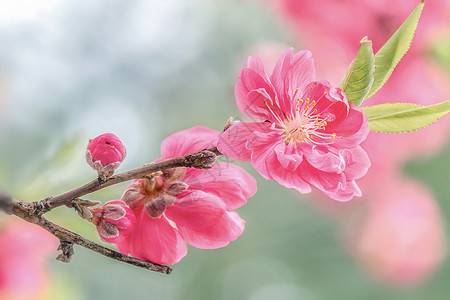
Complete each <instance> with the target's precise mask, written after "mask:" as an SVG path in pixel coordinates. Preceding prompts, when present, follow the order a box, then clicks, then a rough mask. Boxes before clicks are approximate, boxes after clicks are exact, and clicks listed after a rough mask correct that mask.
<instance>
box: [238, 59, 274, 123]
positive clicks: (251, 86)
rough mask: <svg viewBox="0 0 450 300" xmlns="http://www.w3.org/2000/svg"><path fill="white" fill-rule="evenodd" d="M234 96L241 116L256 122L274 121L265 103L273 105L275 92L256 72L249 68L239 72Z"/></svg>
mask: <svg viewBox="0 0 450 300" xmlns="http://www.w3.org/2000/svg"><path fill="white" fill-rule="evenodd" d="M263 76H264V75H263ZM234 94H235V97H236V104H237V106H238V107H239V110H240V111H241V112H242V113H243V114H245V115H246V116H249V117H250V118H254V119H257V120H270V121H274V116H273V115H272V113H271V112H270V111H269V110H268V108H267V106H266V102H267V103H268V104H271V105H273V104H274V101H275V97H276V96H275V91H274V90H273V87H272V84H271V83H270V82H268V81H266V80H265V79H264V78H263V77H261V75H260V74H258V73H257V72H256V71H254V70H252V69H249V68H245V69H243V70H242V71H241V74H240V76H239V81H238V82H237V83H236V86H235V88H234ZM277 113H278V114H279V113H280V111H279V109H277Z"/></svg>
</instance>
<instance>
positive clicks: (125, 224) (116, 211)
mask: <svg viewBox="0 0 450 300" xmlns="http://www.w3.org/2000/svg"><path fill="white" fill-rule="evenodd" d="M91 212H92V215H93V219H92V223H94V225H95V226H96V227H97V231H98V234H99V235H100V237H101V238H102V239H103V240H105V241H106V242H108V243H115V242H118V241H120V240H121V239H122V238H123V236H124V235H126V234H128V233H129V232H131V230H132V229H133V227H134V224H135V222H136V217H135V215H134V212H133V210H131V208H130V207H128V205H127V204H126V203H125V202H124V201H121V200H114V201H109V202H107V203H106V204H105V205H103V206H101V207H96V208H92V209H91Z"/></svg>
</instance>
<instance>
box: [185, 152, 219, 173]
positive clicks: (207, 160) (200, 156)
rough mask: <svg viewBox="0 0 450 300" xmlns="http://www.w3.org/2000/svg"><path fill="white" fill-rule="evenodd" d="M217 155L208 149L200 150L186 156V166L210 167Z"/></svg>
mask: <svg viewBox="0 0 450 300" xmlns="http://www.w3.org/2000/svg"><path fill="white" fill-rule="evenodd" d="M216 157H217V155H216V154H215V153H214V152H212V151H210V150H202V151H200V152H198V153H194V154H191V155H187V156H186V166H187V167H192V168H196V169H210V168H211V167H212V165H213V164H214V163H215V162H216Z"/></svg>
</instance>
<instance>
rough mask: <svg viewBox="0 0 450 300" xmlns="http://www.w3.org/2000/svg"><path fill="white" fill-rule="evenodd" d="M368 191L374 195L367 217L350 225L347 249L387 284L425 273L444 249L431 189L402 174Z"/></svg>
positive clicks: (438, 260) (411, 281) (412, 280)
mask: <svg viewBox="0 0 450 300" xmlns="http://www.w3.org/2000/svg"><path fill="white" fill-rule="evenodd" d="M370 197H371V198H372V197H373V200H376V201H370V205H369V206H368V215H367V218H365V219H363V220H360V222H358V224H353V225H354V226H351V227H350V228H352V229H351V233H352V236H353V238H352V240H351V241H350V244H349V245H351V246H350V247H349V252H350V253H351V254H352V255H353V256H354V257H355V258H356V260H357V261H358V262H359V263H360V264H361V265H362V266H363V267H364V268H365V269H367V270H368V271H369V272H371V273H373V274H374V275H375V276H376V277H377V278H379V279H380V280H382V281H383V282H385V283H387V284H390V285H397V286H407V285H413V284H416V283H418V282H420V281H422V280H424V279H426V278H427V277H428V276H429V275H430V274H431V273H432V272H433V271H434V270H435V269H436V267H437V266H438V265H439V264H440V263H441V262H442V260H443V258H444V254H445V233H444V231H443V228H442V216H441V213H440V210H439V207H438V206H437V204H436V203H435V202H434V199H433V196H432V195H431V193H430V192H429V191H428V190H427V189H426V188H425V187H423V186H420V185H419V184H417V183H416V182H412V181H407V180H404V179H403V180H396V181H395V182H393V183H392V184H390V185H383V188H380V189H378V193H376V194H375V193H374V194H371V195H370ZM352 231H353V232H352Z"/></svg>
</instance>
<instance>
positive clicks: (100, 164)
mask: <svg viewBox="0 0 450 300" xmlns="http://www.w3.org/2000/svg"><path fill="white" fill-rule="evenodd" d="M125 155H126V150H125V147H124V146H123V144H122V142H121V141H120V139H119V138H118V137H117V136H116V135H114V134H112V133H104V134H102V135H99V136H98V137H96V138H94V139H93V140H90V141H89V144H88V146H87V149H86V161H87V163H88V164H89V165H90V166H91V167H92V168H93V169H94V170H96V171H97V172H98V176H99V178H101V179H102V180H106V179H108V178H109V177H111V175H112V174H113V173H114V170H115V169H117V168H118V167H119V165H120V163H121V162H122V160H123V159H124V158H125Z"/></svg>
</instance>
